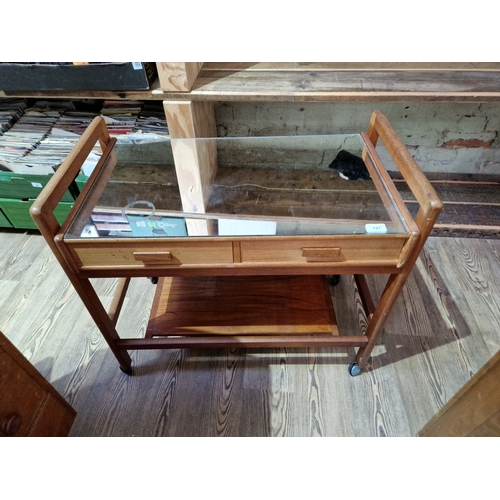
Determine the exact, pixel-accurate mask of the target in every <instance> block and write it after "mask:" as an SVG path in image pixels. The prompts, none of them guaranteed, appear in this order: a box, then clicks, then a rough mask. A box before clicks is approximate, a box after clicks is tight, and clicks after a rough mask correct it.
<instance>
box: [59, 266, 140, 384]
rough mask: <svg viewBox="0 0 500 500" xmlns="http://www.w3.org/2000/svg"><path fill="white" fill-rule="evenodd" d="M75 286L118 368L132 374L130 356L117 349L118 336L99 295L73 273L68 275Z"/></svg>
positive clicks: (88, 283) (83, 279) (89, 284)
mask: <svg viewBox="0 0 500 500" xmlns="http://www.w3.org/2000/svg"><path fill="white" fill-rule="evenodd" d="M68 277H69V278H70V280H71V282H72V283H73V286H74V287H75V290H76V292H77V293H78V295H79V296H80V298H81V299H82V302H83V303H84V305H85V307H86V308H87V310H88V312H89V313H90V315H91V316H92V319H93V320H94V322H95V323H96V325H97V327H98V328H99V330H100V331H101V333H102V336H103V337H104V340H105V341H106V342H107V344H108V345H109V347H110V349H111V351H112V352H113V354H114V355H115V357H116V359H117V361H118V363H119V365H120V369H121V370H122V371H123V372H124V373H126V374H128V375H131V374H132V358H131V357H130V355H129V353H128V352H127V351H125V350H121V349H118V347H116V344H115V341H116V340H120V336H119V335H118V332H117V331H116V328H115V326H114V324H113V321H112V320H111V318H110V317H109V315H108V313H107V311H106V309H104V306H103V305H102V302H101V300H100V299H99V296H98V295H97V293H96V291H95V290H94V287H93V286H92V284H91V283H90V280H89V279H87V278H79V277H75V276H74V275H69V276H68Z"/></svg>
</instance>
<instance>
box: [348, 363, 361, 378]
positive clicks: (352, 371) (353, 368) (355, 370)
mask: <svg viewBox="0 0 500 500" xmlns="http://www.w3.org/2000/svg"><path fill="white" fill-rule="evenodd" d="M348 370H349V375H350V376H351V377H355V376H356V375H359V374H360V373H361V368H360V367H359V366H358V364H357V363H356V362H355V361H354V362H352V363H351V364H350V365H349V368H348Z"/></svg>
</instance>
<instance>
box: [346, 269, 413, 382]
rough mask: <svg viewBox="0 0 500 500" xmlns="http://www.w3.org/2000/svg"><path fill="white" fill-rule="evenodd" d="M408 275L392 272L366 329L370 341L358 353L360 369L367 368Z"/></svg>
mask: <svg viewBox="0 0 500 500" xmlns="http://www.w3.org/2000/svg"><path fill="white" fill-rule="evenodd" d="M407 277H408V273H402V274H391V276H390V277H389V279H388V281H387V284H386V286H385V289H384V292H383V293H382V296H381V297H380V301H379V303H378V305H377V307H376V309H375V313H374V314H373V317H372V318H371V320H370V322H369V323H368V329H367V331H366V336H367V337H368V343H367V344H366V345H365V346H364V347H361V348H360V349H359V350H358V352H357V354H356V361H355V363H356V365H357V366H358V368H359V370H362V369H363V368H365V366H366V363H367V362H368V359H369V357H370V355H371V353H372V350H373V348H374V346H375V343H376V342H377V339H378V337H379V335H380V333H381V332H382V329H383V328H384V324H385V322H386V319H387V316H388V315H389V313H390V311H391V309H392V306H393V305H394V303H395V302H396V299H397V298H398V296H399V293H400V292H401V289H402V288H403V285H404V284H405V282H406V278H407ZM358 373H359V372H358Z"/></svg>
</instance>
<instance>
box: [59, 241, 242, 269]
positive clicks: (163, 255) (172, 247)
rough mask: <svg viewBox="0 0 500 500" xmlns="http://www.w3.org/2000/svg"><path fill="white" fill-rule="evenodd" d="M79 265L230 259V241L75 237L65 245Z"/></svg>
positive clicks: (179, 263)
mask: <svg viewBox="0 0 500 500" xmlns="http://www.w3.org/2000/svg"><path fill="white" fill-rule="evenodd" d="M68 247H69V248H70V250H71V252H72V254H73V255H74V256H75V258H76V261H77V262H79V266H80V267H81V268H82V269H107V268H120V269H127V268H129V269H130V268H135V269H138V268H152V267H156V268H158V267H175V266H182V265H216V264H232V263H233V245H232V242H231V241H228V240H223V241H213V240H212V241H200V240H187V239H184V240H182V241H175V240H174V241H172V240H165V241H158V240H156V241H154V242H145V241H130V242H129V241H123V240H122V241H118V242H117V241H98V242H96V241H93V242H92V243H82V242H81V241H76V242H75V243H73V242H72V243H71V244H69V245H68Z"/></svg>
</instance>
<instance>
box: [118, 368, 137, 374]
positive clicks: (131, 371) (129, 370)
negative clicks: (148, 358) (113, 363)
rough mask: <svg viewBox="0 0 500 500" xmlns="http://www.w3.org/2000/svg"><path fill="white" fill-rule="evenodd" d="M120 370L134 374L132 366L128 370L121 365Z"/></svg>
mask: <svg viewBox="0 0 500 500" xmlns="http://www.w3.org/2000/svg"><path fill="white" fill-rule="evenodd" d="M120 370H121V371H122V372H123V373H125V375H133V374H134V370H132V368H129V369H128V370H125V369H124V368H122V367H121V366H120Z"/></svg>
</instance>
